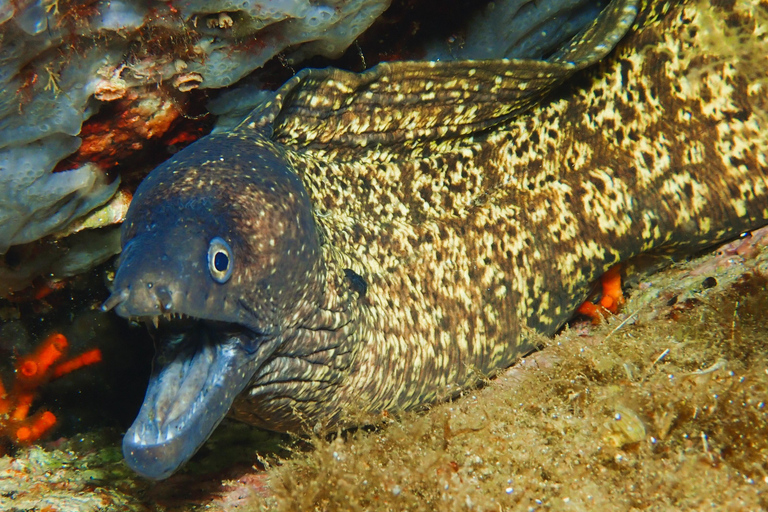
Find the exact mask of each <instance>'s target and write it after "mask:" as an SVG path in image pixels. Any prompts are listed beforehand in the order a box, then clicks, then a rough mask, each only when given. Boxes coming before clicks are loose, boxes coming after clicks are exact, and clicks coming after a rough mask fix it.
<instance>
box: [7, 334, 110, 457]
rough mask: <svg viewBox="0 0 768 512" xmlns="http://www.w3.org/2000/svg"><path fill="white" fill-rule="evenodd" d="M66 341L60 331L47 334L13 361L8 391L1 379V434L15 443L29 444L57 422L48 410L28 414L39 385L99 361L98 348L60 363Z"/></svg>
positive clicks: (66, 344)
mask: <svg viewBox="0 0 768 512" xmlns="http://www.w3.org/2000/svg"><path fill="white" fill-rule="evenodd" d="M67 346H68V343H67V338H66V337H65V336H64V335H63V334H59V333H56V334H52V335H50V336H48V338H46V339H45V340H44V341H43V342H42V343H41V344H40V346H39V347H38V348H37V350H35V352H34V353H32V354H31V355H28V356H25V357H22V358H19V361H18V362H17V363H16V380H15V382H14V384H13V388H12V390H11V392H10V393H8V392H6V390H5V387H4V386H3V383H2V380H0V436H2V437H6V438H9V439H10V440H11V441H12V442H14V443H17V444H25V443H32V442H34V441H36V440H38V439H40V437H41V436H42V435H43V434H45V433H46V432H48V431H49V430H50V429H51V428H52V427H53V426H54V424H55V423H56V416H54V415H53V413H51V412H49V411H39V412H37V413H36V414H33V415H32V416H29V409H30V407H31V406H32V402H33V400H34V398H35V395H36V393H37V390H38V388H40V387H41V386H43V385H44V384H46V383H48V382H49V381H51V380H52V379H57V378H59V377H61V376H62V375H66V374H67V373H70V372H72V371H75V370H77V369H78V368H81V367H83V366H86V365H90V364H94V363H98V362H99V361H101V351H100V350H99V349H93V350H89V351H88V352H85V353H83V354H80V355H79V356H77V357H74V358H73V359H70V360H68V361H65V362H63V363H60V364H56V362H57V361H58V360H59V359H61V358H62V357H63V356H64V353H65V352H66V349H67Z"/></svg>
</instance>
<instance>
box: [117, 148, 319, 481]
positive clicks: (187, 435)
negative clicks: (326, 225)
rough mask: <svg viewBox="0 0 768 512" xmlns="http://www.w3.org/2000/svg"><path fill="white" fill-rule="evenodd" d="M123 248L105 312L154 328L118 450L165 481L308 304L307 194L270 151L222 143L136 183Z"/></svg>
mask: <svg viewBox="0 0 768 512" xmlns="http://www.w3.org/2000/svg"><path fill="white" fill-rule="evenodd" d="M262 142H263V144H262ZM224 155H229V157H225V156H224ZM122 241H123V252H122V255H121V257H120V263H119V268H118V271H117V274H116V276H115V281H114V292H113V294H112V295H111V296H110V298H109V299H108V300H107V302H106V303H105V304H104V309H111V308H115V310H116V312H117V313H118V314H119V315H121V316H123V317H127V318H138V319H143V320H147V321H148V323H150V324H154V326H155V331H156V332H155V336H156V338H157V340H158V341H157V350H158V352H157V354H156V358H155V361H154V367H153V370H152V375H151V378H150V382H149V387H148V389H147V393H146V398H145V400H144V403H143V406H142V408H141V411H140V412H139V415H138V417H137V418H136V421H135V422H134V423H133V425H132V426H131V427H130V429H129V430H128V432H127V433H126V435H125V438H124V440H123V453H124V455H125V460H126V462H127V463H128V465H129V466H130V467H131V468H132V469H134V470H135V471H136V472H138V473H140V474H142V475H144V476H146V477H149V478H153V479H162V478H166V477H167V476H169V475H170V474H171V473H173V472H174V471H175V470H176V469H177V468H179V467H180V466H181V465H182V464H183V463H184V462H186V461H187V460H188V459H189V458H190V457H191V456H192V455H193V454H194V453H195V452H196V451H197V449H198V448H199V447H200V446H201V445H202V444H203V443H204V442H205V440H206V439H207V438H208V436H209V435H210V434H211V432H212V431H213V429H214V428H216V426H217V425H218V424H219V422H220V421H221V420H222V418H223V417H224V416H225V415H226V413H227V411H228V410H229V409H230V407H231V405H232V403H233V400H234V399H235V397H236V396H237V395H238V394H239V393H240V392H241V391H242V390H243V389H244V388H245V386H246V385H247V384H248V382H249V381H250V380H251V378H252V377H253V375H254V373H255V372H256V370H257V369H258V368H259V367H260V366H261V365H262V364H263V363H264V361H266V360H267V359H268V358H269V357H270V355H271V354H272V352H273V351H274V349H275V346H276V345H277V344H278V343H279V340H280V331H281V322H284V320H285V317H284V313H285V312H286V311H291V310H292V309H295V307H296V304H301V303H302V301H306V300H307V295H308V294H309V293H311V290H310V288H311V287H309V286H306V287H305V286H302V285H301V283H308V282H309V281H311V280H309V281H308V280H307V279H306V276H308V275H311V274H312V272H313V267H314V265H316V264H317V261H318V252H319V243H318V236H317V231H316V228H315V225H314V222H313V219H312V215H311V210H310V203H309V199H308V197H307V193H306V191H305V190H304V187H303V186H302V184H301V181H300V179H299V178H298V177H297V176H296V174H295V173H294V172H293V171H291V170H290V169H289V167H288V164H287V163H286V162H285V160H284V159H282V158H281V156H280V154H279V153H278V152H277V150H275V149H274V148H273V147H272V146H271V145H269V144H268V143H266V142H265V141H260V140H253V139H252V140H247V141H243V140H241V138H240V137H239V136H235V135H219V136H210V137H207V138H206V139H204V140H203V141H200V142H198V143H197V144H195V145H194V146H192V147H190V148H188V149H186V150H184V151H181V152H180V153H178V154H177V155H176V156H175V157H174V158H173V159H172V160H170V161H169V162H166V163H165V164H163V165H161V166H160V167H158V168H157V169H155V170H154V171H153V172H152V173H151V174H150V175H149V176H148V177H147V178H146V179H145V180H144V182H143V183H142V184H141V186H140V187H139V189H138V190H137V192H136V195H135V197H134V199H133V202H132V204H131V207H130V210H129V212H128V215H127V217H126V220H125V223H124V225H123V231H122ZM297 283H298V286H297Z"/></svg>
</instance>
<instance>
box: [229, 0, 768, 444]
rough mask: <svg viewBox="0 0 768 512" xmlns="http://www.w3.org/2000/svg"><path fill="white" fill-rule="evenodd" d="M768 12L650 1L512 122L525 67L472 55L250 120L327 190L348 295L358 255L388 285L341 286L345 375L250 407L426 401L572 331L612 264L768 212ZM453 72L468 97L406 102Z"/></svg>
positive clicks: (311, 92) (314, 189)
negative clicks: (491, 89)
mask: <svg viewBox="0 0 768 512" xmlns="http://www.w3.org/2000/svg"><path fill="white" fill-rule="evenodd" d="M766 9H768V7H767V4H766V3H765V2H762V3H752V2H746V1H743V2H742V1H736V2H719V3H718V4H717V5H715V6H711V5H710V4H709V3H707V2H683V3H680V4H678V3H675V2H668V3H653V4H651V5H645V6H643V8H642V10H641V13H640V15H639V17H638V20H637V22H636V24H635V26H634V27H633V29H632V30H631V31H630V33H629V35H628V36H627V37H626V38H625V39H624V40H622V42H621V43H620V45H619V47H618V49H617V50H616V51H615V52H614V53H613V54H612V55H611V56H610V57H609V58H608V59H606V60H605V61H603V62H602V63H601V64H600V65H598V66H597V67H595V68H591V69H589V70H588V71H587V72H586V74H583V75H577V77H576V78H575V79H574V80H572V81H571V82H570V83H569V84H568V86H567V87H565V88H564V89H560V90H558V91H557V92H556V94H555V95H554V96H553V97H549V98H548V99H547V100H546V101H544V102H542V103H541V104H540V105H539V106H537V107H535V108H533V110H531V111H529V112H528V113H526V114H524V115H520V116H517V117H515V118H512V119H507V118H508V117H509V116H508V114H509V112H510V111H511V110H513V109H510V108H507V105H505V104H504V103H503V100H500V101H498V102H497V104H495V105H494V104H493V103H482V104H481V105H482V108H478V109H476V110H473V109H474V108H475V107H474V106H473V105H476V104H475V103H473V102H472V99H473V98H477V97H479V96H481V95H482V94H481V93H482V91H487V87H486V85H483V84H488V83H494V81H493V80H494V78H495V77H494V76H492V75H493V74H494V73H495V74H496V75H497V76H501V77H503V76H504V72H505V71H506V70H509V69H516V71H517V72H518V74H517V75H516V76H519V69H520V68H514V67H513V66H510V65H509V64H508V63H505V62H501V61H497V62H484V63H464V64H463V65H461V66H459V65H457V67H454V68H452V69H451V70H450V72H451V73H453V75H452V77H451V78H450V80H453V81H454V82H452V83H448V82H449V78H448V77H445V76H443V74H441V73H440V72H439V70H438V71H434V70H432V69H430V67H428V66H426V65H423V64H415V65H414V64H407V63H405V64H403V63H400V64H391V65H387V66H389V67H387V68H386V69H384V70H382V71H380V75H377V76H376V77H375V78H373V79H371V81H370V83H369V82H365V83H362V82H363V81H361V79H360V78H359V76H357V75H350V74H346V73H342V72H336V71H335V72H329V73H326V74H311V75H308V77H309V78H305V79H303V80H299V79H298V78H297V79H296V80H295V81H294V83H293V84H288V85H286V87H285V88H284V91H283V92H282V93H281V94H282V96H278V100H277V107H276V106H275V105H270V106H268V108H267V109H266V110H267V112H269V111H270V110H269V109H270V108H272V109H273V110H275V109H277V111H278V112H279V113H278V114H273V115H272V116H271V117H270V116H269V115H267V114H264V113H262V114H260V115H261V116H266V117H258V116H255V117H254V118H252V119H251V120H248V121H246V124H245V125H244V126H243V127H242V128H241V130H247V129H254V128H258V127H259V126H264V125H267V124H269V123H273V122H274V127H273V130H274V131H273V133H272V140H274V141H275V142H276V143H278V144H281V145H284V146H285V147H287V148H289V149H290V151H289V152H288V153H287V158H288V159H289V160H290V161H291V162H292V163H293V166H294V168H295V169H296V170H297V172H299V174H300V176H301V177H302V180H303V182H304V184H305V186H306V188H307V190H308V191H309V193H310V196H311V199H312V203H313V206H314V212H315V219H316V222H317V223H318V224H319V225H320V227H321V232H322V234H323V237H324V246H323V252H324V256H325V262H326V266H327V268H328V276H329V277H328V278H327V279H328V283H329V284H328V289H329V290H333V289H334V286H338V287H342V285H339V284H338V283H339V282H341V281H340V278H336V277H334V276H339V275H343V272H342V271H341V269H344V268H350V269H352V270H354V272H356V273H357V274H359V275H360V276H362V277H363V278H364V280H365V281H366V283H367V292H366V293H365V294H364V296H362V297H360V298H359V299H358V300H357V301H354V300H352V302H351V304H349V305H345V306H341V305H340V304H342V303H344V300H342V299H338V300H337V299H333V301H331V299H328V300H329V301H331V302H333V303H334V304H335V305H336V306H337V307H338V308H339V313H338V314H339V315H341V316H344V317H346V318H352V320H353V322H352V323H351V324H347V325H346V327H345V329H349V332H350V336H351V337H352V338H353V339H354V342H353V343H352V344H351V351H352V354H353V355H352V363H351V365H350V367H349V368H350V369H349V372H348V374H347V375H346V377H345V378H344V380H343V382H341V383H340V384H339V385H338V386H336V387H333V388H332V389H331V390H330V391H328V392H327V394H326V392H325V391H323V392H319V391H318V394H312V395H306V396H313V397H316V399H317V401H311V402H301V401H300V399H301V396H302V395H303V394H304V393H305V392H308V389H309V387H311V386H312V384H311V383H308V382H296V383H294V384H291V383H286V384H283V387H282V388H281V392H280V393H279V396H277V397H275V396H273V395H271V394H270V393H262V391H260V385H261V383H260V382H259V381H258V379H257V381H256V382H255V383H254V390H253V392H252V393H253V394H252V395H243V397H242V398H241V399H239V400H238V401H236V403H235V414H236V416H238V417H240V418H242V419H245V420H247V421H251V422H254V423H259V424H263V425H265V426H267V427H270V428H277V429H281V428H286V427H287V428H291V427H293V426H294V425H293V423H294V422H295V421H296V419H295V417H293V416H292V415H289V416H286V415H285V411H286V410H291V411H294V412H297V413H299V415H300V416H303V417H304V419H305V420H308V421H309V422H310V424H314V423H315V421H318V420H323V419H327V418H328V417H337V416H338V414H339V411H340V410H342V409H343V408H345V407H354V408H361V409H363V410H367V411H382V410H398V409H403V408H409V407H414V406H418V405H420V404H424V403H425V402H429V401H430V400H434V399H435V398H437V397H439V396H444V395H445V394H447V393H449V392H450V389H456V386H462V385H467V384H469V383H470V382H472V381H473V379H475V378H476V377H477V373H476V372H480V373H485V372H489V371H492V370H493V369H496V368H500V367H504V366H506V365H509V364H511V363H513V362H514V360H515V358H516V357H519V356H520V355H521V354H523V353H524V352H526V351H528V350H529V349H530V348H531V347H530V345H528V344H527V343H526V336H525V330H526V327H528V328H532V329H535V330H538V331H541V332H544V333H553V332H554V331H555V330H556V329H557V328H558V327H559V326H561V325H562V324H563V322H564V321H566V320H567V319H568V317H569V316H570V315H571V314H572V313H573V311H574V309H575V307H576V306H577V305H578V304H579V303H580V302H581V301H582V300H584V298H585V295H586V294H587V292H588V291H589V284H590V283H591V282H593V281H594V280H595V279H596V278H598V277H599V276H600V275H601V274H602V273H603V272H604V271H605V270H606V269H607V268H608V267H609V266H611V265H612V264H614V263H616V262H618V261H621V260H625V259H627V258H629V257H631V256H634V255H636V254H638V253H640V252H643V251H647V250H650V249H653V248H657V247H660V246H663V245H667V246H669V245H673V244H674V245H676V246H681V247H689V248H690V249H692V250H694V249H696V248H699V247H702V246H705V245H707V244H711V243H713V242H716V241H719V240H723V239H726V238H728V237H733V236H735V235H738V234H739V233H740V232H742V231H744V230H748V229H752V228H756V227H758V226H760V225H762V224H765V223H766V219H768V168H767V167H766V165H767V162H766V159H767V158H768V137H766V132H765V130H766V127H768V118H767V117H766V112H767V110H766V107H767V106H768V101H767V100H766V98H767V94H768V93H767V92H766V85H767V84H766V80H767V78H766V77H767V73H768V60H766V55H768V43H767V42H766V30H768V24H766V22H767V21H768V15H767V14H766ZM457 73H458V74H457ZM462 73H463V74H462ZM481 74H482V75H483V78H482V79H481V80H480V81H479V82H477V81H475V82H473V81H472V80H473V78H474V77H477V76H478V75H481ZM489 75H490V76H491V79H490V82H489V81H488V76H489ZM381 76H383V77H384V78H381ZM405 76H407V77H408V79H407V80H406V79H402V80H400V79H401V77H405ZM465 79H466V80H468V82H466V83H468V84H470V85H469V86H464V87H463V88H462V86H461V84H462V83H463V82H462V81H464V80H465ZM399 80H400V81H399ZM501 80H502V79H497V80H496V82H495V83H496V84H499V83H500V81H501ZM382 82H384V83H383V84H382ZM556 82H557V80H553V83H556ZM436 83H437V84H442V85H443V86H444V87H445V89H448V90H451V91H460V93H457V100H456V103H455V105H456V106H457V107H456V108H453V107H452V108H448V109H446V108H443V110H439V109H431V110H430V109H429V108H426V109H425V110H420V109H419V108H417V107H414V108H412V109H411V110H408V109H405V110H403V109H398V108H395V107H394V105H403V104H406V105H411V104H413V105H419V104H420V102H421V101H423V102H424V104H425V105H426V106H427V107H429V106H430V105H431V103H430V101H432V100H433V99H434V97H435V93H434V90H435V88H436V87H437V86H436V85H435V84H436ZM478 83H480V85H479V86H478V87H479V90H480V91H481V92H478V91H476V90H474V89H473V87H475V86H476V85H477V84H478ZM371 84H373V85H371ZM446 84H447V85H446ZM457 84H458V85H457ZM382 89H383V90H385V92H381V90H382ZM501 89H502V92H501V94H503V93H504V86H503V85H502V86H501ZM297 91H298V92H297ZM461 91H464V92H465V93H466V92H467V91H469V92H468V93H467V94H466V96H461V95H460V94H461ZM507 92H508V91H507ZM374 94H379V95H380V96H376V97H374ZM439 94H447V93H445V92H438V95H439ZM496 94H497V95H498V94H500V93H499V91H497V93H496ZM509 94H512V93H509ZM387 95H389V101H390V103H389V104H387V103H386V102H384V103H382V101H383V100H382V97H383V98H385V99H386V98H387ZM492 96H493V94H486V95H485V96H483V97H484V98H487V97H491V99H490V100H488V101H489V102H492V101H493V98H492ZM462 97H466V98H468V100H467V102H466V103H465V102H462V101H461V100H460V98H462ZM313 98H314V99H313ZM318 98H319V99H318ZM420 98H421V100H420ZM535 99H538V98H535ZM281 102H282V103H281ZM381 105H384V106H383V107H381V108H377V107H379V106H381ZM460 105H463V106H461V107H459V106H460ZM443 106H444V105H443ZM483 108H484V110H483ZM422 114H424V115H425V116H426V115H428V116H430V117H427V118H423V117H420V116H421V115H422ZM440 116H444V117H446V118H450V119H449V120H448V121H445V120H441V119H440ZM457 119H460V120H461V123H457V122H456V120H457ZM311 120H314V121H315V123H312V122H310V121H311ZM494 124H496V126H493V125H494ZM403 126H405V127H406V129H403ZM457 126H460V128H456V127H457ZM311 127H315V128H311ZM441 130H442V131H441ZM452 130H453V131H452ZM368 134H374V135H375V136H372V137H369V136H368ZM452 135H456V136H452ZM420 137H421V138H420ZM334 283H335V284H334ZM339 293H341V292H339ZM350 293H351V292H350ZM329 294H331V293H330V292H329ZM346 308H349V309H346ZM264 384H265V385H266V386H267V387H268V386H269V384H266V383H264ZM449 385H452V386H454V387H453V388H449ZM291 387H293V389H291ZM265 389H266V388H265ZM297 400H298V401H297ZM267 418H275V419H278V418H279V420H278V421H277V423H275V422H273V421H271V420H269V419H267Z"/></svg>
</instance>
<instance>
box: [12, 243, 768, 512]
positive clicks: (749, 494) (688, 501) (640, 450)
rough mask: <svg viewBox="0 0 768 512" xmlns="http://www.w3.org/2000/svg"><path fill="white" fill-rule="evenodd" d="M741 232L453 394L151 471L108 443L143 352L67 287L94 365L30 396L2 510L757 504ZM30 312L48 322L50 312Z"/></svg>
mask: <svg viewBox="0 0 768 512" xmlns="http://www.w3.org/2000/svg"><path fill="white" fill-rule="evenodd" d="M738 243H740V244H741V245H740V248H739V249H738V251H737V250H735V249H733V248H729V249H720V250H716V251H715V252H712V253H709V254H706V255H704V256H703V257H701V258H696V259H693V260H690V261H685V262H680V263H676V264H674V265H672V266H671V267H670V268H667V269H666V270H663V271H661V272H658V273H655V274H651V275H648V276H646V275H645V274H644V273H641V272H639V271H636V269H634V268H632V267H630V268H628V269H627V271H628V272H629V276H628V279H627V283H629V284H628V285H627V286H628V289H627V291H628V302H627V304H626V305H625V306H624V308H623V309H622V311H621V312H620V314H618V315H616V316H615V317H612V318H609V319H608V320H607V322H606V323H604V324H603V325H601V326H598V327H593V326H591V325H590V324H589V323H588V322H585V321H580V322H574V323H573V324H572V326H571V327H569V328H566V329H565V330H564V331H563V332H562V333H561V334H560V335H558V336H557V337H555V338H554V339H546V338H542V343H543V344H544V345H546V348H544V350H542V351H541V352H539V353H537V354H536V355H534V356H529V357H528V358H527V359H526V360H525V361H524V362H523V363H522V365H521V366H518V367H517V368H514V369H512V370H508V371H507V372H504V373H502V374H500V375H499V376H498V377H497V378H495V379H492V380H489V381H488V382H487V385H485V386H484V387H482V388H481V389H475V390H469V391H466V392H465V393H464V396H462V397H460V398H458V399H456V400H454V401H452V402H448V403H443V404H439V405H436V406H434V407H432V408H431V409H430V410H427V411H421V412H418V413H411V414H405V415H402V416H401V417H397V418H396V417H391V416H388V417H383V418H382V420H381V425H380V426H379V428H376V429H373V428H371V429H367V430H360V431H357V432H348V433H344V434H343V435H341V436H340V437H336V436H334V437H321V438H317V439H310V440H298V439H291V438H289V437H287V436H279V435H275V434H270V433H265V432H261V431H259V430H257V429H254V428H251V427H248V426H245V425H241V424H237V423H234V422H225V423H224V424H223V425H222V426H221V427H220V428H219V430H218V431H217V432H216V434H215V435H214V436H213V438H212V439H211V440H210V441H209V442H208V443H207V444H206V446H205V447H204V448H203V449H202V450H201V452H200V453H199V454H198V455H197V456H196V457H195V458H194V459H193V461H192V462H191V463H190V464H189V465H187V466H186V467H185V468H184V469H183V470H182V471H181V472H180V473H179V474H176V475H174V476H173V477H171V478H170V479H168V480H166V481H163V482H159V483H155V482H149V481H147V480H144V479H142V478H140V477H137V476H136V475H134V474H133V473H132V472H131V471H130V470H129V469H128V468H127V467H126V466H125V465H124V463H123V462H122V457H121V454H120V444H119V443H120V435H121V431H122V430H123V429H125V428H126V427H127V426H128V424H129V423H130V421H131V418H132V415H133V414H134V413H135V410H136V408H137V407H138V401H139V400H140V398H141V396H140V395H141V393H142V382H143V380H144V379H146V370H147V369H148V359H146V357H148V353H150V352H151V345H150V344H149V343H147V342H146V340H145V341H143V342H142V341H136V340H137V339H139V338H140V333H141V332H142V329H141V328H134V329H129V330H127V331H126V329H125V328H124V327H123V328H122V329H121V328H120V327H119V326H118V327H115V326H108V325H107V326H105V325H104V324H103V320H98V317H97V316H96V315H95V314H94V313H92V309H93V305H91V303H94V304H96V303H97V302H98V301H97V299H98V298H97V297H92V296H91V295H90V293H91V292H89V291H88V290H87V289H85V290H83V292H82V293H81V294H80V295H82V294H85V297H86V299H82V297H80V295H78V293H77V291H76V290H75V291H69V292H67V293H68V294H69V295H68V298H65V299H66V300H68V301H69V302H71V303H72V304H74V305H77V307H74V306H73V312H69V313H68V314H67V315H64V317H63V318H59V319H58V321H59V322H60V323H61V324H62V326H63V330H64V331H65V332H70V333H72V332H75V333H76V332H90V333H91V334H92V335H93V336H94V338H93V340H92V341H90V342H87V343H90V344H92V345H93V344H95V345H98V346H101V347H103V350H104V351H105V361H104V362H103V363H102V365H101V366H95V367H93V368H90V369H87V370H82V373H81V374H80V375H77V376H75V375H74V374H73V376H72V379H73V380H72V382H70V384H69V385H67V386H63V388H62V389H61V390H58V391H56V389H55V388H54V389H53V390H52V391H51V392H48V393H46V392H43V393H42V394H41V397H40V398H39V401H38V403H36V405H38V406H45V407H48V408H51V409H52V410H54V411H56V412H57V414H58V415H59V416H60V417H61V418H62V421H61V425H60V426H59V430H57V431H56V432H55V433H54V434H53V435H52V436H51V437H50V438H49V439H48V440H46V441H45V442H43V443H42V446H32V447H26V448H25V447H21V448H18V447H17V448H11V450H10V452H9V455H6V456H4V457H2V458H0V510H11V511H16V510H18V511H32V510H35V511H47V512H53V511H71V510H77V511H96V510H142V511H143V510H148V511H149V510H151V511H179V510H286V511H287V510H483V511H485V510H489V511H490V510H703V509H707V510H760V509H766V508H768V435H766V432H768V406H766V402H768V357H766V356H767V355H768V343H766V341H768V327H766V324H765V322H764V318H765V314H766V308H768V289H766V284H768V277H767V276H768V250H766V249H765V248H764V243H765V240H762V241H760V242H759V243H757V244H752V241H751V240H745V241H741V242H738ZM643 266H648V265H647V263H645V264H644V265H643ZM107 271H108V270H107ZM51 300H54V299H51ZM3 307H4V308H5V309H4V310H5V311H6V314H7V313H8V311H7V310H8V308H14V307H17V308H22V309H23V307H22V306H17V305H13V304H4V306H3ZM42 309H43V311H42V312H40V313H38V315H39V319H38V321H39V322H43V323H45V322H47V323H45V325H46V326H48V327H51V326H54V325H55V320H51V319H49V316H51V315H53V316H54V317H57V315H54V313H55V312H58V316H61V311H62V310H65V309H66V308H62V307H61V306H59V307H56V308H52V309H51V311H48V313H46V312H45V308H42ZM46 315H47V316H46ZM78 323H81V324H84V325H85V326H83V325H79V326H78ZM73 326H74V327H73ZM77 329H79V331H78V330H77ZM89 329H90V331H89ZM73 330H74V331H73ZM118 333H119V334H118ZM70 335H71V334H70ZM83 336H84V335H83ZM126 340H133V341H126ZM112 344H121V346H119V347H114V346H111V345H112ZM126 344H128V346H127V347H126V346H125V345H126ZM134 351H143V352H144V354H143V357H144V358H143V359H142V358H141V357H135V358H133V359H132V358H130V357H128V356H127V355H126V354H129V353H132V352H134ZM126 366H127V368H126ZM142 368H144V370H142ZM4 376H5V378H6V382H7V378H8V374H7V373H5V374H4ZM64 380H66V379H65V378H62V379H61V381H64ZM55 384H57V383H52V384H50V386H52V387H53V386H54V385H55ZM73 387H76V389H74V390H73ZM265 468H266V469H265Z"/></svg>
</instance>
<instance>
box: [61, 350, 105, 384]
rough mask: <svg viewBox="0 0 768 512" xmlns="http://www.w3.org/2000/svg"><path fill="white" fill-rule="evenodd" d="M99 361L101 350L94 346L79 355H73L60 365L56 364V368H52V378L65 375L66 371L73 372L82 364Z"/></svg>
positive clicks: (86, 364)
mask: <svg viewBox="0 0 768 512" xmlns="http://www.w3.org/2000/svg"><path fill="white" fill-rule="evenodd" d="M100 361H101V350H99V349H98V348H95V349H93V350H89V351H88V352H84V353H82V354H80V355H79V356H77V357H74V358H72V359H70V360H69V361H65V362H63V363H61V364H60V365H58V366H57V367H56V368H54V369H53V375H52V377H53V378H54V379H58V378H59V377H61V376H62V375H66V374H67V373H70V372H73V371H75V370H77V369H79V368H82V367H83V366H88V365H90V364H95V363H98V362H100Z"/></svg>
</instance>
